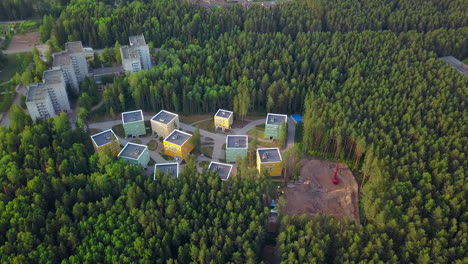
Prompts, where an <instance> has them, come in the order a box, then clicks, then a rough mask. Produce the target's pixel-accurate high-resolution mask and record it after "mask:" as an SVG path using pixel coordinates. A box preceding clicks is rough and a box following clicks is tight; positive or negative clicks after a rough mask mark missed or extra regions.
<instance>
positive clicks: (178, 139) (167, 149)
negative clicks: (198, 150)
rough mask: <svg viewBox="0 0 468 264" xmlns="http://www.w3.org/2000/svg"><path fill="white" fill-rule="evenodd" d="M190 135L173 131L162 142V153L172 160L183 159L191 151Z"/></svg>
mask: <svg viewBox="0 0 468 264" xmlns="http://www.w3.org/2000/svg"><path fill="white" fill-rule="evenodd" d="M191 137H192V135H191V134H189V133H185V132H183V131H180V130H177V129H175V130H174V131H172V133H171V134H170V135H169V136H167V137H166V138H165V139H164V141H163V144H164V153H165V154H166V155H169V156H171V157H174V158H181V159H185V158H186V157H187V156H188V155H189V154H190V152H191V151H192V150H193V144H192V143H191V142H190V138H191Z"/></svg>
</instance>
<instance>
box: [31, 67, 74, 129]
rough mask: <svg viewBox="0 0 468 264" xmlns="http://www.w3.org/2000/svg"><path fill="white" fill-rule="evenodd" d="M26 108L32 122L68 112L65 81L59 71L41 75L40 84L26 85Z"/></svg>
mask: <svg viewBox="0 0 468 264" xmlns="http://www.w3.org/2000/svg"><path fill="white" fill-rule="evenodd" d="M26 107H27V109H28V112H29V114H30V115H31V118H32V119H33V120H37V119H38V118H40V119H46V118H49V117H54V116H56V115H58V114H59V113H60V112H64V111H65V112H66V111H69V110H70V102H69V100H68V94H67V89H66V87H65V81H64V80H63V76H62V72H61V71H60V70H49V71H45V72H44V74H43V82H42V83H32V84H30V85H28V92H27V94H26Z"/></svg>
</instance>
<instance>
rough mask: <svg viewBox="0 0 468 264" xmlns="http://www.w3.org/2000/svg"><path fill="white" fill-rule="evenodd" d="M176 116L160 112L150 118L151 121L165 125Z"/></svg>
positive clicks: (176, 115)
mask: <svg viewBox="0 0 468 264" xmlns="http://www.w3.org/2000/svg"><path fill="white" fill-rule="evenodd" d="M178 116H179V115H178V114H174V113H171V112H169V111H166V110H161V111H159V113H157V114H156V115H154V116H153V117H152V118H151V120H153V121H155V122H159V123H162V124H165V125H167V124H169V123H170V122H171V121H172V120H174V119H176V118H177V117H178Z"/></svg>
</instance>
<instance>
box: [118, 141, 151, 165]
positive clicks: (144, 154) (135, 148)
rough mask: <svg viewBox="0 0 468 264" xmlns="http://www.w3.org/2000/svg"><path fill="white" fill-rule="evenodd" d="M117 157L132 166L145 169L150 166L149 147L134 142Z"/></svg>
mask: <svg viewBox="0 0 468 264" xmlns="http://www.w3.org/2000/svg"><path fill="white" fill-rule="evenodd" d="M117 157H119V158H121V159H123V160H125V161H126V162H128V163H130V164H135V165H141V166H142V167H144V168H146V167H147V166H148V162H149V161H150V156H149V151H148V147H147V146H145V145H140V144H135V143H132V142H128V143H127V144H126V145H125V147H124V148H123V149H122V151H120V153H119V154H118V155H117Z"/></svg>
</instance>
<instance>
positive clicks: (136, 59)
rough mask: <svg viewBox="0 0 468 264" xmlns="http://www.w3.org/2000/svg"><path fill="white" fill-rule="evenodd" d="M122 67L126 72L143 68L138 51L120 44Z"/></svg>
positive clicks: (133, 71)
mask: <svg viewBox="0 0 468 264" xmlns="http://www.w3.org/2000/svg"><path fill="white" fill-rule="evenodd" d="M120 55H121V57H122V67H123V69H124V71H125V72H126V73H135V72H139V71H141V70H142V69H143V67H142V65H141V60H140V55H139V53H138V51H137V50H136V49H135V48H134V47H131V46H128V45H123V46H120Z"/></svg>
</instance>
